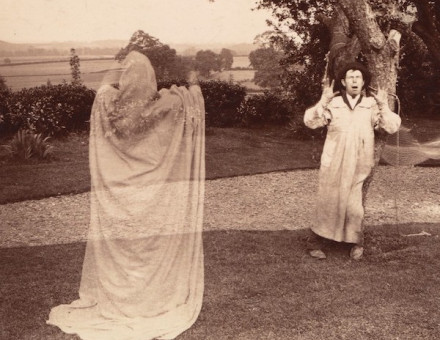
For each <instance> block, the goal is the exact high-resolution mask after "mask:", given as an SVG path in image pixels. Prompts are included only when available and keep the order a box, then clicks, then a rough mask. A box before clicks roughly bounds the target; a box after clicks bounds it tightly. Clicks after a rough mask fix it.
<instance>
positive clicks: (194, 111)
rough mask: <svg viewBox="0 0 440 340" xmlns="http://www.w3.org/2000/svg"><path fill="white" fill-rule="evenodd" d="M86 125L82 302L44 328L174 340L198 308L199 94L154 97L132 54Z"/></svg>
mask: <svg viewBox="0 0 440 340" xmlns="http://www.w3.org/2000/svg"><path fill="white" fill-rule="evenodd" d="M105 82H106V83H107V84H103V85H102V86H101V88H100V89H99V90H98V92H97V95H96V98H95V102H94V106H93V109H92V115H91V121H90V124H91V126H90V129H91V130H90V171H91V180H92V189H91V219H90V230H89V240H88V242H87V246H86V253H85V258H84V264H83V270H82V277H81V284H80V289H79V299H78V300H76V301H74V302H72V303H71V304H68V305H60V306H57V307H55V308H53V309H52V311H51V312H50V316H49V320H48V323H49V324H51V325H56V326H58V327H59V328H60V329H61V330H63V331H64V332H66V333H76V334H78V335H79V336H80V337H81V338H82V339H86V340H89V339H90V340H97V339H106V340H111V339H115V340H148V339H173V338H175V337H176V336H177V335H179V334H180V333H182V332H184V331H185V330H187V329H188V328H189V327H191V325H192V324H193V323H194V322H195V320H196V319H197V317H198V315H199V312H200V309H201V305H202V298H203V287H204V282H203V278H204V276H203V275H204V274H203V249H202V236H201V235H202V234H201V232H202V223H203V221H202V219H203V200H204V178H205V163H204V151H205V150H204V114H205V111H204V101H203V96H202V93H201V90H200V87H199V86H197V85H192V86H190V87H189V88H188V89H187V88H185V87H176V86H172V87H171V88H170V89H163V90H161V91H159V92H157V91H156V89H157V85H156V80H155V75H154V70H153V68H152V67H151V64H150V62H149V60H148V58H146V57H145V56H144V55H142V54H140V53H138V52H131V53H130V54H129V55H128V56H127V57H126V59H125V60H124V62H123V64H122V75H121V77H120V80H119V89H117V88H115V87H113V86H112V85H111V83H112V82H113V80H112V77H111V76H110V77H106V78H105Z"/></svg>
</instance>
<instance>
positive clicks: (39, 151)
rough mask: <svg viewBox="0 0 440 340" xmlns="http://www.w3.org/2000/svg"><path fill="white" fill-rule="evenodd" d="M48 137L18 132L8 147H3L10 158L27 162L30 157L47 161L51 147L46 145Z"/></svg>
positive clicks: (24, 131)
mask: <svg viewBox="0 0 440 340" xmlns="http://www.w3.org/2000/svg"><path fill="white" fill-rule="evenodd" d="M48 139H49V137H46V138H43V136H42V134H41V133H33V132H31V131H29V130H19V131H18V132H17V133H16V134H15V136H14V137H13V138H12V140H11V141H10V143H9V144H8V145H3V148H4V149H5V150H6V151H7V153H8V154H9V156H10V157H13V158H17V159H20V160H27V159H30V158H31V157H34V158H38V159H47V158H49V157H50V155H51V153H52V149H53V147H52V146H51V145H49V144H48V142H47V141H48Z"/></svg>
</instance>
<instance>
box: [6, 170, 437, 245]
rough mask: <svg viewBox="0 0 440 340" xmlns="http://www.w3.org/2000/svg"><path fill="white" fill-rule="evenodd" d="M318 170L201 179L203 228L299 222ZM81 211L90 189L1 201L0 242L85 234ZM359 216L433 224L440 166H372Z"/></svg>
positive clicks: (64, 239) (304, 219)
mask: <svg viewBox="0 0 440 340" xmlns="http://www.w3.org/2000/svg"><path fill="white" fill-rule="evenodd" d="M317 176H318V171H317V170H296V171H289V172H275V173H268V174H261V175H252V176H240V177H232V178H225V179H217V180H211V181H206V196H205V217H204V230H205V231H210V230H295V229H301V228H306V227H308V226H309V225H310V223H311V221H312V220H313V208H314V198H315V193H316V189H317ZM396 203H397V209H396ZM396 212H397V213H396ZM88 219H89V193H84V194H79V195H67V196H60V197H51V198H47V199H42V200H36V201H24V202H19V203H11V204H5V205H0V225H1V227H0V247H16V246H37V245H47V244H57V243H69V242H77V241H84V240H85V239H86V233H87V227H88ZM365 219H366V224H367V225H378V224H385V223H386V224H395V223H411V222H424V223H439V225H440V168H438V167H437V168H423V167H415V168H413V167H399V168H397V167H384V166H381V167H379V168H378V169H377V172H376V174H375V178H374V180H373V183H372V186H371V188H370V192H369V196H368V201H367V211H366V218H365Z"/></svg>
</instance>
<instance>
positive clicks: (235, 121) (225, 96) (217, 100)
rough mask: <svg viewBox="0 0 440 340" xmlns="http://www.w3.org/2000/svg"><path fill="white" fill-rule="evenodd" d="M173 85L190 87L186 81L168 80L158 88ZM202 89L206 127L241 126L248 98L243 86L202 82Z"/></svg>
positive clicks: (161, 82)
mask: <svg viewBox="0 0 440 340" xmlns="http://www.w3.org/2000/svg"><path fill="white" fill-rule="evenodd" d="M172 85H177V86H188V82H187V81H186V80H182V79H181V80H167V81H160V82H158V83H157V88H158V89H159V90H160V89H162V88H170V87H171V86H172ZM200 88H201V90H202V94H203V98H204V100H205V111H206V126H217V127H231V126H236V125H239V124H241V123H242V122H241V118H240V116H239V113H238V109H239V107H240V104H241V102H242V101H243V99H244V98H245V96H246V89H245V88H244V87H243V86H240V85H235V84H231V83H230V82H226V81H218V80H212V81H201V82H200Z"/></svg>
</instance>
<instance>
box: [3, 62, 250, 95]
mask: <svg viewBox="0 0 440 340" xmlns="http://www.w3.org/2000/svg"><path fill="white" fill-rule="evenodd" d="M96 57H99V56H96ZM96 57H95V58H96ZM101 57H102V56H101ZM62 58H65V60H63V61H58V60H60V59H62ZM92 58H93V56H87V59H86V58H85V57H81V61H80V65H81V66H80V67H81V78H82V80H83V83H84V84H85V85H86V86H87V87H89V88H92V89H95V90H97V89H98V88H99V85H100V84H101V80H102V77H103V76H104V74H105V72H106V71H107V70H109V69H110V68H112V66H113V65H114V63H115V61H114V60H113V59H108V58H111V56H106V59H99V60H89V59H92ZM11 61H12V62H13V63H27V64H21V65H14V64H11V65H5V64H0V75H1V76H2V77H4V78H5V80H6V85H7V86H8V87H10V88H11V89H12V90H13V91H18V90H21V89H22V88H29V87H35V86H40V85H44V84H47V82H48V81H50V83H51V84H53V85H56V84H60V83H62V82H63V81H67V82H70V80H71V71H70V64H69V57H62V56H51V57H33V58H31V57H21V58H13V59H12V58H11ZM248 66H249V58H248V57H247V56H240V57H234V64H233V65H232V67H248ZM254 72H255V71H253V70H231V71H224V72H220V73H217V74H215V75H214V76H213V78H214V79H219V80H224V81H229V80H232V81H233V82H236V83H240V84H242V85H243V86H246V87H247V88H250V89H252V90H258V89H259V88H258V86H256V85H255V84H253V82H252V80H253V78H254Z"/></svg>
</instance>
